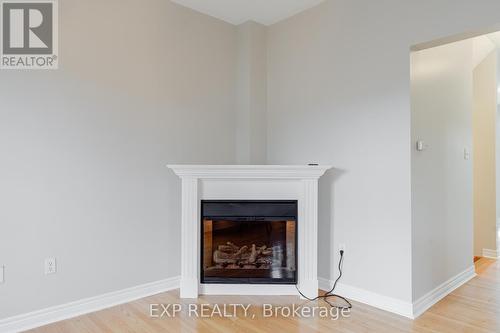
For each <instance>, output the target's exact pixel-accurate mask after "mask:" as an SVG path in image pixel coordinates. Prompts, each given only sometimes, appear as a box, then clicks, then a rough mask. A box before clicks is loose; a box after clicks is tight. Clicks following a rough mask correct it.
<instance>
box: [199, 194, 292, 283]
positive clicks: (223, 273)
mask: <svg viewBox="0 0 500 333" xmlns="http://www.w3.org/2000/svg"><path fill="white" fill-rule="evenodd" d="M200 236H201V240H200V244H201V247H200V249H201V257H200V258H201V260H200V264H201V267H200V281H201V283H205V284H209V283H217V284H221V283H230V284H295V283H297V201H296V200H267V201H260V200H236V201H234V200H202V201H201V233H200Z"/></svg>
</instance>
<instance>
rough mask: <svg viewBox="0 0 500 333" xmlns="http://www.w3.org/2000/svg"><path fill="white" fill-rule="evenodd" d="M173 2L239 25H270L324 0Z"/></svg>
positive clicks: (206, 0) (205, 0) (196, 0)
mask: <svg viewBox="0 0 500 333" xmlns="http://www.w3.org/2000/svg"><path fill="white" fill-rule="evenodd" d="M172 1H173V2H175V3H177V4H179V5H182V6H185V7H188V8H191V9H194V10H196V11H199V12H201V13H204V14H207V15H210V16H213V17H216V18H218V19H221V20H224V21H226V22H229V23H232V24H235V25H238V24H241V23H244V22H246V21H255V22H258V23H261V24H264V25H270V24H273V23H276V22H278V21H281V20H283V19H286V18H288V17H290V16H293V15H295V14H298V13H300V12H301V11H304V10H306V9H309V8H311V7H314V6H316V5H318V4H319V3H321V2H323V0H172Z"/></svg>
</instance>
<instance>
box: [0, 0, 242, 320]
mask: <svg viewBox="0 0 500 333" xmlns="http://www.w3.org/2000/svg"><path fill="white" fill-rule="evenodd" d="M59 7H60V29H59V31H60V69H59V70H57V71H2V72H1V74H0V100H1V107H0V164H1V167H0V170H1V171H0V184H1V186H0V202H1V203H2V204H1V209H0V226H1V227H0V264H4V265H5V266H6V274H5V277H6V282H5V283H4V284H0V318H3V317H9V316H12V315H15V314H19V313H25V312H29V311H32V310H35V309H40V308H44V307H48V306H51V305H56V304H62V303H65V302H69V301H73V300H77V299H81V298H85V297H90V296H95V295H100V294H102V293H105V292H110V291H114V290H119V289H123V288H126V287H131V286H136V285H139V284H143V283H147V282H151V281H157V280H161V279H164V278H168V277H172V276H176V275H179V274H180V262H179V258H180V255H179V252H178V250H177V249H179V246H180V224H179V221H180V181H179V180H178V178H177V177H176V176H174V175H173V173H172V172H171V171H169V170H168V169H167V167H166V164H167V163H234V162H235V150H236V149H235V144H234V143H235V132H234V123H235V114H234V108H235V103H236V102H235V88H234V87H235V80H236V49H237V45H236V29H235V27H234V26H231V25H229V24H226V23H223V22H221V21H218V20H215V19H212V18H209V17H208V16H204V15H201V14H198V13H195V12H193V11H191V10H188V9H185V8H183V7H179V6H177V5H174V4H172V3H171V2H170V1H165V0H148V1H131V0H125V1H124V0H106V1H99V0H86V1H79V0H63V1H60V2H59ZM49 256H54V257H57V260H58V272H57V274H55V275H49V276H45V275H44V268H43V261H44V258H45V257H49Z"/></svg>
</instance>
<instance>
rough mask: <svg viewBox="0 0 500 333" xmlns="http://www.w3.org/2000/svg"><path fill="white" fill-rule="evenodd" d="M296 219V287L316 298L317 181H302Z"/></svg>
mask: <svg viewBox="0 0 500 333" xmlns="http://www.w3.org/2000/svg"><path fill="white" fill-rule="evenodd" d="M298 204H299V205H298V206H299V218H298V243H299V244H298V251H297V253H298V266H299V270H298V272H299V276H298V287H299V289H300V291H301V292H302V293H303V294H304V295H305V296H307V297H311V298H312V297H316V296H318V262H317V258H318V179H317V178H314V179H303V180H302V196H301V198H300V200H299V203H298Z"/></svg>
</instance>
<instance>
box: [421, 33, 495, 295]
mask: <svg viewBox="0 0 500 333" xmlns="http://www.w3.org/2000/svg"><path fill="white" fill-rule="evenodd" d="M492 74H493V75H495V72H494V71H493V72H492ZM411 97H412V100H411V101H412V103H411V107H412V113H411V115H412V118H411V119H412V141H413V142H416V141H417V140H423V141H424V142H425V150H424V151H416V150H413V153H412V199H413V200H412V208H413V221H414V223H413V230H412V237H413V258H412V260H413V276H414V279H413V290H414V296H415V298H418V297H420V296H422V295H423V294H425V293H426V292H428V291H430V290H432V289H433V288H435V287H436V286H438V285H439V284H441V283H443V282H444V281H446V280H448V279H450V278H451V277H453V276H455V275H457V274H459V273H461V272H463V271H464V270H466V269H468V268H470V266H471V265H472V263H473V252H472V249H473V215H472V214H473V200H472V198H473V191H472V183H473V172H472V170H473V159H472V128H473V126H472V123H473V122H472V114H473V112H472V110H473V41H472V40H470V39H469V40H465V41H461V42H456V43H451V44H447V45H443V46H439V47H435V48H430V49H427V50H423V51H419V52H415V53H413V54H412V55H411ZM464 149H467V151H468V152H469V153H470V154H471V157H470V159H469V160H466V159H465V158H464V157H465V155H464ZM422 273H425V274H422Z"/></svg>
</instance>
